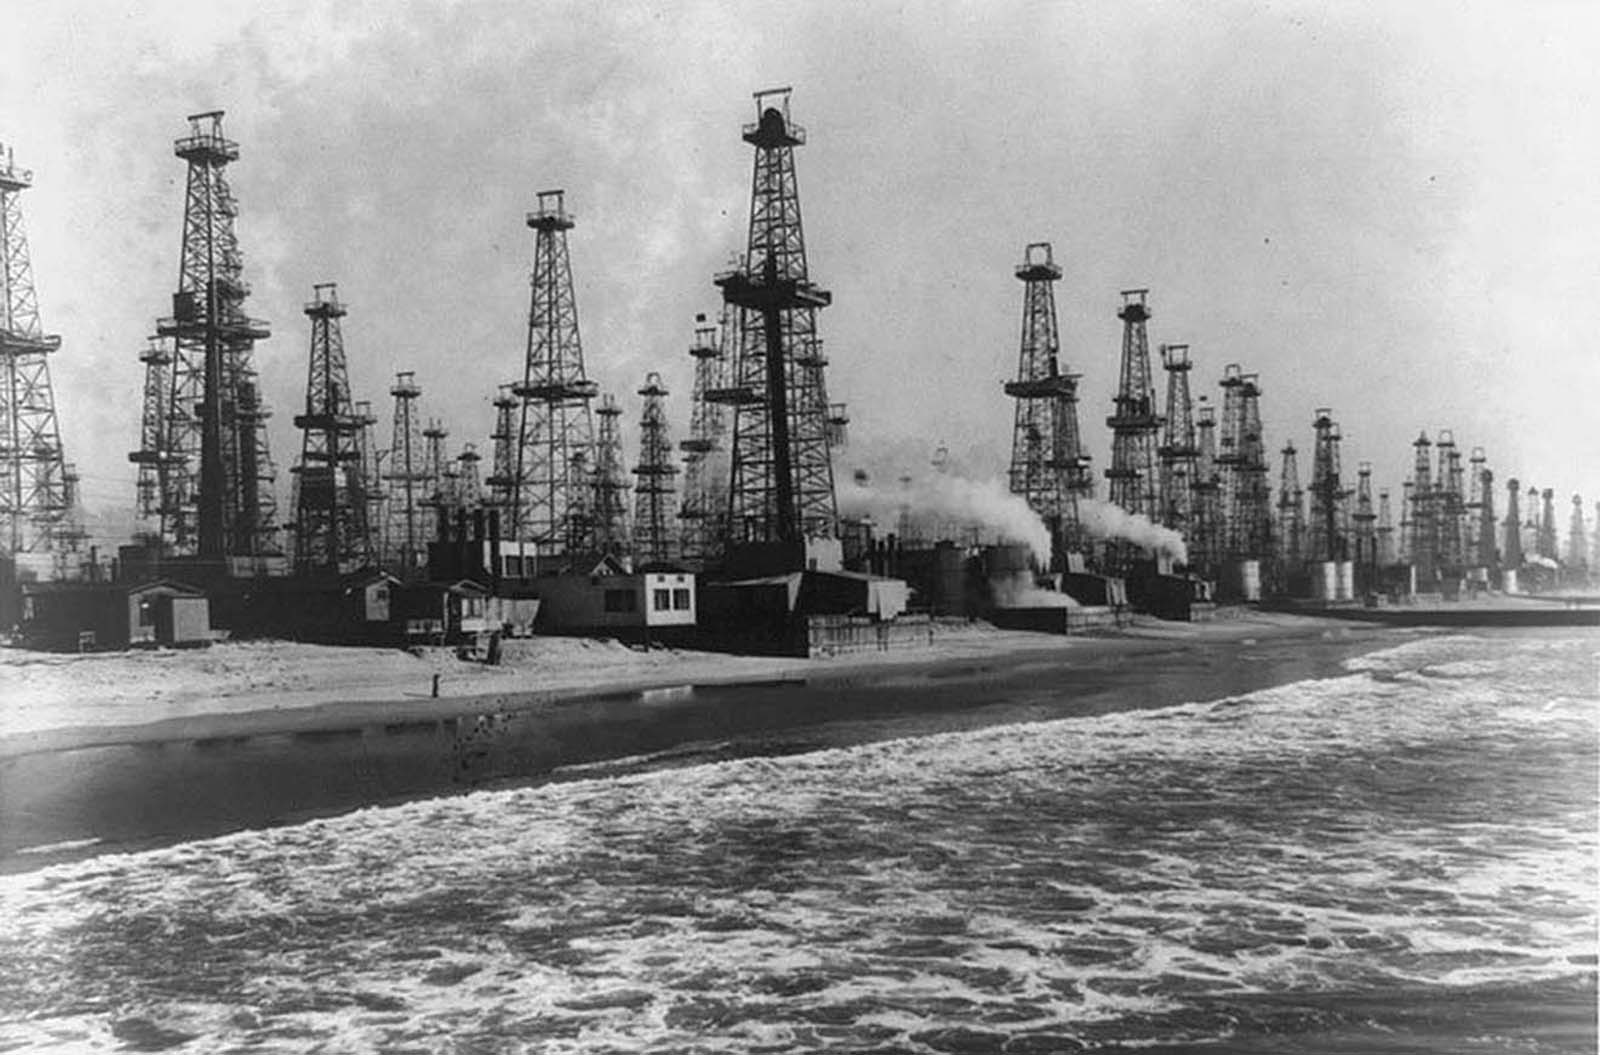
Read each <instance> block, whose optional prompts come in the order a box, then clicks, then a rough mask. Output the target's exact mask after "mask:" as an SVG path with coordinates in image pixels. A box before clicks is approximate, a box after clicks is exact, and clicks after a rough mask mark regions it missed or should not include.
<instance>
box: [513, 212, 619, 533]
mask: <svg viewBox="0 0 1600 1055" xmlns="http://www.w3.org/2000/svg"><path fill="white" fill-rule="evenodd" d="M563 199H564V192H563V191H559V190H548V191H540V192H539V208H538V210H537V211H535V212H531V213H529V214H528V226H529V227H531V228H533V229H534V231H535V232H536V233H537V237H536V240H535V243H534V252H533V277H532V286H533V292H532V304H531V306H530V307H529V310H528V351H527V359H526V363H525V366H524V369H523V376H522V383H521V384H518V385H516V386H514V387H513V388H512V393H513V394H514V395H516V396H517V398H518V399H520V400H521V401H522V413H521V415H520V418H519V422H518V429H517V455H516V467H515V470H514V474H513V479H512V481H511V485H510V489H509V490H510V496H509V501H508V503H507V504H508V508H507V510H506V517H507V520H508V528H507V534H508V535H509V537H511V538H514V539H522V540H525V541H528V542H532V543H534V544H535V546H537V552H538V553H539V554H540V555H541V556H557V555H561V554H564V553H570V552H582V551H584V550H587V549H588V548H590V545H591V543H592V539H591V538H590V537H589V536H590V535H591V534H592V532H590V531H589V530H588V524H587V523H586V520H587V518H586V517H583V516H579V515H577V514H579V513H580V511H581V510H582V509H583V507H584V505H585V502H584V498H585V495H584V492H585V491H586V490H587V489H588V488H589V487H590V483H591V481H590V479H589V476H588V467H589V466H591V465H593V464H594V457H593V453H594V419H593V417H592V416H591V414H590V412H589V401H590V400H591V399H593V398H594V397H595V396H596V395H597V394H598V393H599V386H598V385H596V384H595V383H594V382H593V381H590V380H589V379H588V377H586V376H585V375H584V371H583V345H582V343H581V341H580V340H579V337H578V304H577V300H576V298H575V297H574V296H573V292H572V263H571V259H570V258H569V257H568V255H567V232H568V231H570V230H571V229H572V227H573V224H574V220H573V217H572V215H571V214H570V213H568V212H567V211H566V209H565V207H564V200H563Z"/></svg>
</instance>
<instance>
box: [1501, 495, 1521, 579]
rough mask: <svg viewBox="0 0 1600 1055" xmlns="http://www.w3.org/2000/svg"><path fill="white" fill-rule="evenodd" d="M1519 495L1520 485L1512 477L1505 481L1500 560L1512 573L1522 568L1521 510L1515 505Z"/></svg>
mask: <svg viewBox="0 0 1600 1055" xmlns="http://www.w3.org/2000/svg"><path fill="white" fill-rule="evenodd" d="M1521 495H1522V485H1521V484H1520V483H1518V481H1517V478H1516V477H1515V476H1513V477H1512V478H1511V479H1509V480H1507V481H1506V520H1505V525H1504V527H1503V529H1502V530H1503V531H1504V536H1503V541H1502V542H1501V544H1500V545H1501V551H1500V560H1501V562H1502V564H1503V566H1504V567H1506V568H1508V569H1511V570H1513V571H1515V570H1516V569H1517V568H1520V567H1522V510H1521V509H1520V508H1519V506H1518V504H1517V503H1518V500H1519V499H1520V498H1521Z"/></svg>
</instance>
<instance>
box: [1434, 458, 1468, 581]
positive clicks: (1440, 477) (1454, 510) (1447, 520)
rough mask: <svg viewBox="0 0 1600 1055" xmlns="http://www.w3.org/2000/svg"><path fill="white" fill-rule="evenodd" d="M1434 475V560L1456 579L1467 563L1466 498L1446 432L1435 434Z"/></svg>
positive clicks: (1463, 475) (1460, 475) (1460, 467)
mask: <svg viewBox="0 0 1600 1055" xmlns="http://www.w3.org/2000/svg"><path fill="white" fill-rule="evenodd" d="M1436 450H1437V459H1438V461H1437V465H1438V468H1437V474H1436V475H1435V477H1434V512H1433V515H1434V523H1435V528H1434V530H1435V537H1436V540H1437V542H1436V547H1437V548H1436V550H1435V560H1436V561H1437V562H1438V565H1439V567H1440V568H1441V569H1447V570H1448V571H1449V573H1450V574H1451V575H1452V576H1455V577H1459V576H1460V574H1461V571H1462V569H1463V568H1464V567H1465V566H1466V564H1467V555H1466V545H1465V543H1466V538H1465V534H1466V532H1465V530H1464V527H1465V525H1464V521H1465V519H1466V497H1465V495H1464V493H1463V488H1464V483H1465V473H1464V470H1463V468H1462V465H1461V451H1460V450H1459V449H1458V448H1457V447H1456V441H1455V437H1454V436H1453V435H1451V432H1450V430H1449V429H1443V430H1441V431H1440V433H1439V440H1438V443H1437V444H1436Z"/></svg>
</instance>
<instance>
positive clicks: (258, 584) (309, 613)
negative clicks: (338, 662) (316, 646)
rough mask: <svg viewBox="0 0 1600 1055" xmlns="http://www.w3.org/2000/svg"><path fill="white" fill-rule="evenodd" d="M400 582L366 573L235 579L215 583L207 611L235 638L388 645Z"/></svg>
mask: <svg viewBox="0 0 1600 1055" xmlns="http://www.w3.org/2000/svg"><path fill="white" fill-rule="evenodd" d="M399 586H400V580H399V579H397V578H395V577H394V576H393V575H390V574H389V573H387V572H382V571H377V570H372V569H368V570H365V571H357V572H351V573H350V574H348V575H341V576H326V577H302V576H293V577H288V578H265V577H263V578H257V579H237V580H229V581H226V582H222V583H219V584H218V585H217V586H216V587H215V588H214V590H213V592H212V610H213V613H214V617H215V621H216V623H217V624H218V625H219V626H223V627H226V628H227V630H228V633H229V635H230V636H232V637H234V638H253V637H271V638H283V639H286V640H290V641H314V642H319V643H322V644H330V645H358V644H369V645H376V644H389V643H393V642H394V641H395V640H396V638H397V634H396V633H395V628H394V625H393V619H392V616H393V597H394V591H395V590H396V589H397V588H398V587H399Z"/></svg>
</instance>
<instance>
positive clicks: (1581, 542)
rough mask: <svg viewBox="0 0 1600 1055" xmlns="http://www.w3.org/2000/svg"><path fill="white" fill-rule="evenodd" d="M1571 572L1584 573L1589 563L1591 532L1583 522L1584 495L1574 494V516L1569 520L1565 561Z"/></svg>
mask: <svg viewBox="0 0 1600 1055" xmlns="http://www.w3.org/2000/svg"><path fill="white" fill-rule="evenodd" d="M1563 563H1565V565H1566V567H1567V570H1568V572H1569V573H1572V574H1575V575H1584V574H1585V573H1586V572H1587V569H1588V564H1589V533H1588V531H1587V530H1586V528H1585V525H1584V522H1583V496H1582V495H1577V494H1575V495H1573V496H1572V518H1571V519H1570V520H1569V521H1567V553H1566V558H1565V560H1564V562H1563Z"/></svg>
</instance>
